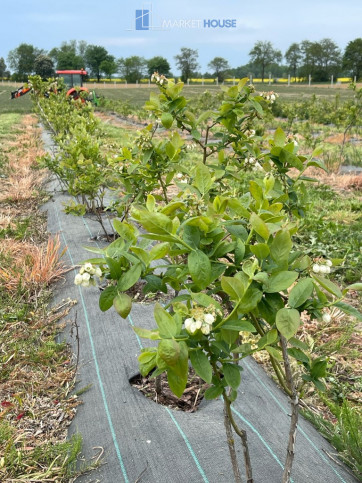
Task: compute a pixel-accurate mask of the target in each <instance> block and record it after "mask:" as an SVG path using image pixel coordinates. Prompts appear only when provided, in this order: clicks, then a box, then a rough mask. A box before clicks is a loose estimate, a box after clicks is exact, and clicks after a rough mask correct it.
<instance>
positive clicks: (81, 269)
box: [79, 267, 84, 275]
mask: <svg viewBox="0 0 362 483" xmlns="http://www.w3.org/2000/svg"><path fill="white" fill-rule="evenodd" d="M79 273H80V274H81V275H82V274H83V273H84V267H80V270H79Z"/></svg>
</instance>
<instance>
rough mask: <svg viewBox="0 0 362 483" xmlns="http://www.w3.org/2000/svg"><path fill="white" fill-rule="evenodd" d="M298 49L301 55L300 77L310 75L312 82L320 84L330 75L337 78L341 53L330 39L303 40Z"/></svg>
mask: <svg viewBox="0 0 362 483" xmlns="http://www.w3.org/2000/svg"><path fill="white" fill-rule="evenodd" d="M300 48H301V52H302V55H303V60H302V65H301V68H300V72H301V75H303V76H304V77H307V76H308V75H311V76H312V78H313V80H315V81H321V82H323V81H324V82H325V81H328V80H329V79H330V77H331V75H334V76H335V77H336V76H337V74H338V72H339V70H340V69H341V52H340V50H339V48H338V46H337V45H336V44H335V43H334V42H333V41H332V40H331V39H322V40H320V41H319V42H310V41H309V40H303V42H302V43H301V45H300Z"/></svg>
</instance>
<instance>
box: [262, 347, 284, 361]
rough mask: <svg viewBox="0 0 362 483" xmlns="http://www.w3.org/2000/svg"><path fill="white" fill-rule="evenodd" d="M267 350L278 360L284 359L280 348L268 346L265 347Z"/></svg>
mask: <svg viewBox="0 0 362 483" xmlns="http://www.w3.org/2000/svg"><path fill="white" fill-rule="evenodd" d="M265 350H266V351H267V352H269V354H270V355H271V356H272V357H273V358H274V359H276V360H277V361H282V360H283V356H282V354H281V352H280V351H279V350H278V349H276V348H275V347H270V346H266V347H265Z"/></svg>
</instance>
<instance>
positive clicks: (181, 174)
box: [176, 173, 187, 183]
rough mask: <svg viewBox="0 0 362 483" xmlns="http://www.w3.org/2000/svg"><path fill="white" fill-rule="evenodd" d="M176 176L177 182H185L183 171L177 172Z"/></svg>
mask: <svg viewBox="0 0 362 483" xmlns="http://www.w3.org/2000/svg"><path fill="white" fill-rule="evenodd" d="M176 178H177V181H178V182H179V183H187V178H186V176H185V175H184V174H183V173H177V174H176Z"/></svg>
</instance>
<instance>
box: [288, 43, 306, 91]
mask: <svg viewBox="0 0 362 483" xmlns="http://www.w3.org/2000/svg"><path fill="white" fill-rule="evenodd" d="M284 57H285V60H286V61H287V63H288V67H289V69H290V73H291V74H292V75H293V77H294V79H295V82H296V77H297V71H298V67H299V66H300V62H301V60H302V58H303V55H302V52H301V50H300V45H299V44H297V43H296V42H294V43H293V44H292V45H291V46H290V47H289V49H288V50H287V51H286V52H285V56H284Z"/></svg>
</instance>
